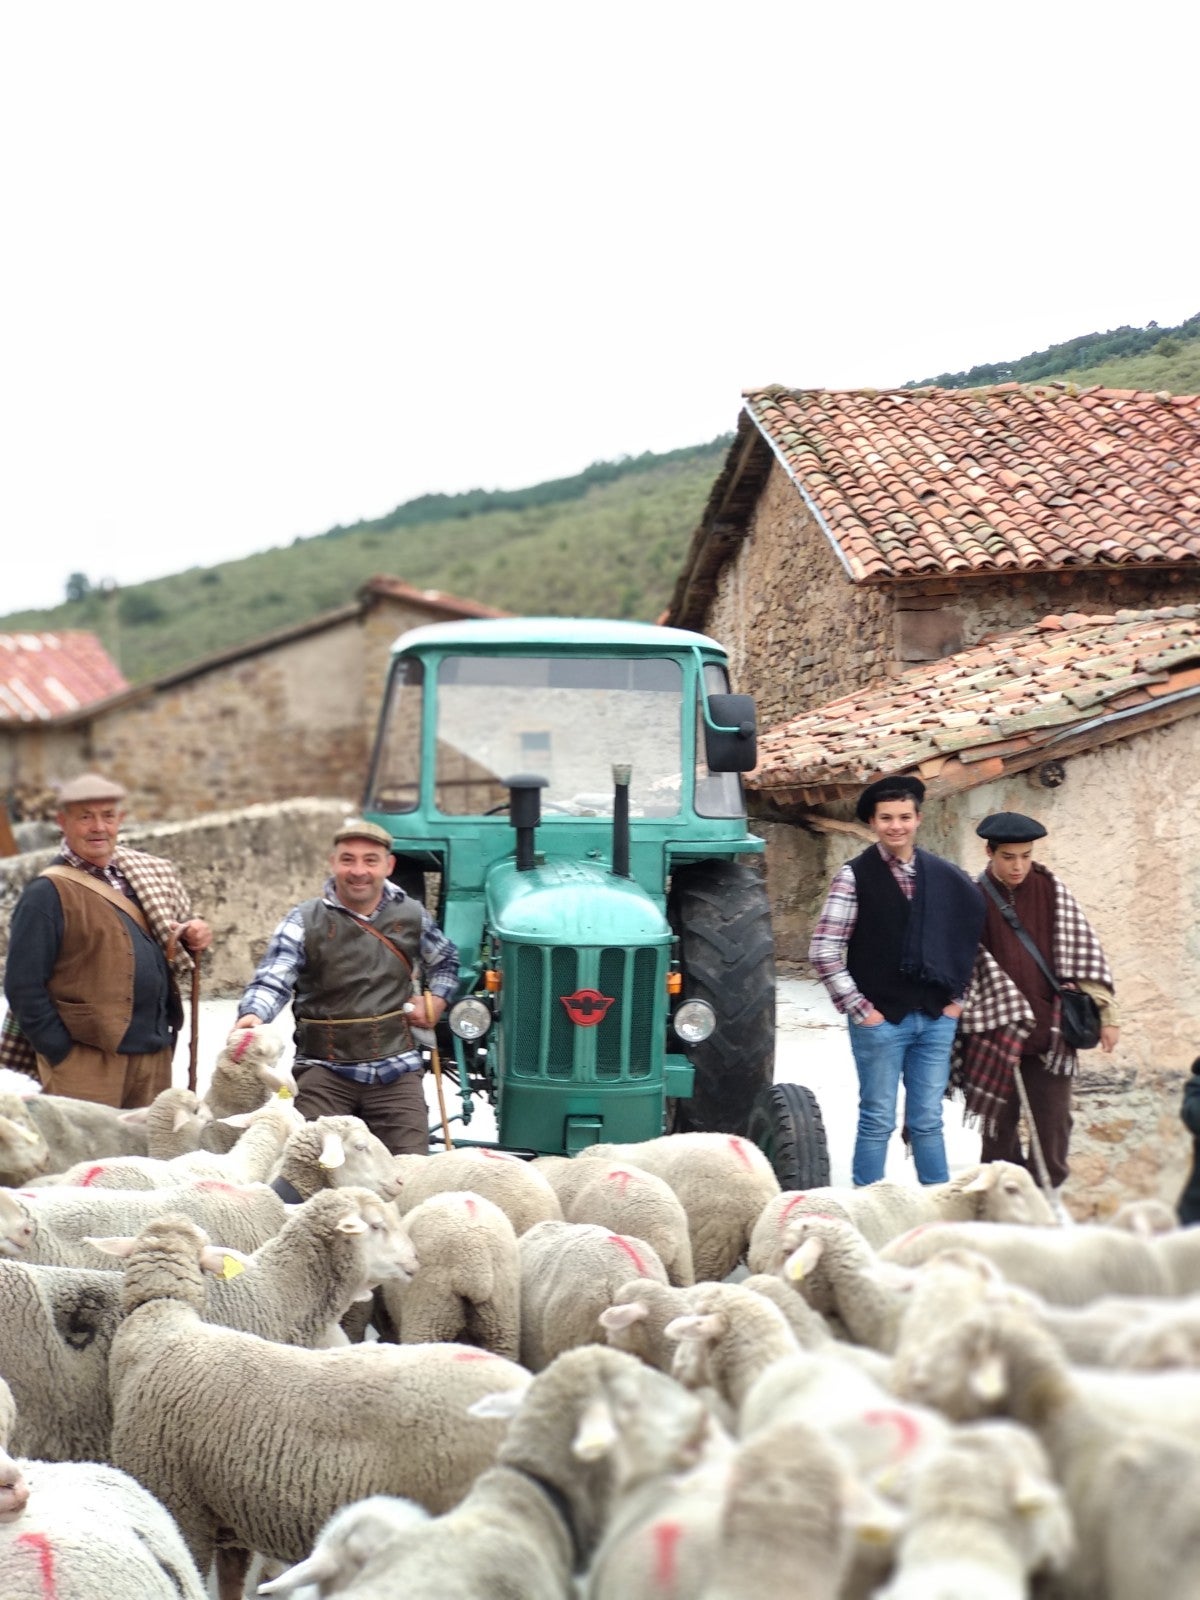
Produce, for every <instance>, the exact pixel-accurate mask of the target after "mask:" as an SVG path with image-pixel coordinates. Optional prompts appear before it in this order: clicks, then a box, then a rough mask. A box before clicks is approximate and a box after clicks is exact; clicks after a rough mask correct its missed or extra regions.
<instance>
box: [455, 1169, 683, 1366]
mask: <svg viewBox="0 0 1200 1600" xmlns="http://www.w3.org/2000/svg"><path fill="white" fill-rule="evenodd" d="M435 1159H437V1158H436V1157H431V1158H430V1160H431V1163H432V1161H433V1160H435ZM518 1242H519V1246H520V1255H521V1361H522V1364H523V1365H524V1366H527V1367H528V1368H529V1369H530V1371H531V1372H540V1371H541V1370H542V1369H543V1368H544V1367H547V1366H549V1364H550V1362H551V1361H553V1359H554V1357H555V1356H557V1355H559V1354H560V1353H561V1352H562V1351H564V1350H570V1349H571V1348H572V1347H573V1346H575V1345H580V1344H600V1343H603V1330H602V1328H601V1326H600V1320H599V1319H600V1313H601V1312H602V1311H604V1309H605V1308H606V1307H607V1306H609V1305H611V1303H612V1300H613V1297H614V1295H615V1294H616V1293H617V1291H618V1290H619V1289H620V1287H621V1285H622V1284H623V1283H626V1282H628V1280H629V1275H630V1272H631V1271H632V1272H633V1273H634V1274H636V1276H638V1277H639V1278H652V1279H653V1280H654V1281H655V1282H657V1283H663V1284H665V1283H666V1281H667V1273H666V1268H665V1267H664V1266H663V1264H662V1262H661V1261H660V1260H659V1259H658V1257H657V1255H655V1253H654V1251H653V1250H652V1249H651V1248H650V1246H649V1245H648V1244H645V1243H643V1241H642V1240H640V1239H630V1238H628V1237H626V1236H625V1235H624V1234H619V1233H610V1232H609V1230H608V1229H607V1228H601V1227H598V1226H596V1225H595V1224H592V1223H583V1222H539V1223H537V1224H536V1225H535V1226H534V1227H532V1228H530V1229H529V1231H528V1232H527V1233H524V1234H522V1235H521V1237H520V1240H519V1241H518Z"/></svg>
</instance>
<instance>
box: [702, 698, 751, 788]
mask: <svg viewBox="0 0 1200 1600" xmlns="http://www.w3.org/2000/svg"><path fill="white" fill-rule="evenodd" d="M704 713H705V714H704V759H705V761H706V762H707V763H708V770H709V771H710V772H749V771H750V770H751V769H752V768H753V767H754V766H755V764H756V763H757V761H758V719H757V716H756V714H755V710H754V700H753V697H752V696H751V695H748V694H710V695H709V696H708V698H707V699H706V701H705V703H704Z"/></svg>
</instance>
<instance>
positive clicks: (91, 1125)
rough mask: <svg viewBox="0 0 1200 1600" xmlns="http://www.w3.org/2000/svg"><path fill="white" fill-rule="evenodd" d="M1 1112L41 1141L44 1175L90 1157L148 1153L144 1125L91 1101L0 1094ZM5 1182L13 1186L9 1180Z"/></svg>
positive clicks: (59, 1097)
mask: <svg viewBox="0 0 1200 1600" xmlns="http://www.w3.org/2000/svg"><path fill="white" fill-rule="evenodd" d="M0 1116H2V1117H5V1118H7V1119H8V1121H9V1122H12V1123H15V1124H17V1126H18V1127H24V1128H26V1129H29V1130H31V1131H35V1132H36V1133H37V1134H38V1135H39V1136H40V1138H41V1139H42V1140H43V1141H44V1142H45V1145H46V1147H47V1149H48V1151H49V1160H48V1162H47V1164H46V1165H45V1166H44V1167H42V1169H41V1170H42V1172H43V1173H48V1172H61V1171H63V1169H64V1168H66V1167H72V1166H74V1165H75V1163H76V1162H77V1161H85V1160H88V1159H91V1158H93V1157H103V1156H134V1155H143V1156H144V1155H145V1154H146V1129H145V1126H144V1125H143V1124H141V1123H140V1122H137V1121H132V1120H130V1119H131V1116H132V1113H130V1112H128V1111H115V1110H114V1109H113V1108H112V1107H111V1106H102V1105H94V1104H93V1103H92V1102H91V1101H90V1100H73V1099H71V1098H70V1096H68V1095H59V1094H28V1095H19V1094H0ZM0 1176H4V1174H0ZM26 1181H27V1180H26V1179H24V1178H22V1179H21V1182H22V1183H24V1182H26ZM5 1186H6V1187H11V1185H9V1184H8V1183H7V1178H6V1182H5Z"/></svg>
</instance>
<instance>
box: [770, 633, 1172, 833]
mask: <svg viewBox="0 0 1200 1600" xmlns="http://www.w3.org/2000/svg"><path fill="white" fill-rule="evenodd" d="M1172 697H1176V698H1172ZM1196 711H1200V606H1194V605H1192V606H1175V607H1171V608H1167V609H1162V610H1155V611H1118V612H1115V613H1113V614H1112V615H1110V616H1083V615H1080V614H1078V613H1071V614H1068V615H1065V616H1061V617H1059V616H1049V617H1044V618H1043V619H1042V620H1041V621H1040V622H1038V623H1036V624H1034V625H1033V626H1032V627H1028V628H1021V629H1018V630H1016V631H1015V632H1012V633H1005V634H998V635H995V636H993V637H991V638H989V639H987V640H984V641H983V642H981V643H980V644H977V645H975V646H974V647H973V648H972V649H970V650H960V651H959V652H958V653H957V654H956V655H952V656H946V657H944V658H943V659H942V660H940V661H932V662H926V663H923V664H922V665H921V666H918V667H910V668H908V669H907V670H906V671H904V672H901V673H898V674H896V675H895V676H894V677H890V678H887V679H885V680H884V681H883V682H880V683H876V684H873V685H868V686H867V687H866V688H864V689H862V690H861V691H859V692H857V693H855V694H850V695H845V696H843V697H842V698H841V699H840V700H833V701H831V702H830V703H829V704H828V705H824V706H820V707H818V708H817V709H816V710H814V711H808V712H805V713H804V714H803V715H802V716H799V717H793V718H791V719H790V720H789V721H787V722H783V723H780V724H779V725H778V726H776V727H774V728H771V729H769V730H768V731H767V732H766V733H764V734H762V735H761V736H760V738H759V764H758V767H757V768H756V769H755V771H754V773H753V774H751V776H750V777H749V779H748V784H749V786H750V787H751V788H753V789H755V790H757V791H758V792H759V793H761V794H764V795H771V796H773V797H774V798H776V799H777V800H779V801H780V802H781V803H786V804H801V805H805V804H808V805H811V804H818V803H820V802H821V801H822V800H833V799H839V798H842V797H843V795H844V793H845V792H846V791H850V790H857V789H858V788H859V787H860V786H861V785H863V784H865V783H869V782H870V781H871V780H872V779H873V778H876V777H878V776H879V775H880V774H881V773H884V772H916V773H918V774H919V775H920V776H921V777H922V778H923V779H924V780H925V782H926V785H927V788H928V792H929V793H930V794H931V795H936V794H937V793H938V792H939V791H943V792H944V791H949V790H951V789H961V788H970V787H973V786H974V785H975V784H977V783H985V782H988V781H989V780H990V779H991V778H994V777H996V776H998V775H999V774H1000V773H1001V772H1006V771H1020V770H1022V769H1024V768H1026V767H1030V766H1034V765H1036V764H1038V763H1040V762H1042V761H1045V760H1048V759H1051V758H1053V757H1055V756H1056V755H1066V754H1074V753H1076V752H1078V751H1079V750H1084V749H1090V748H1094V747H1095V746H1097V745H1100V744H1104V743H1107V742H1109V741H1110V740H1112V739H1114V738H1121V737H1125V736H1127V735H1128V734H1131V733H1133V732H1136V731H1138V730H1139V729H1140V728H1143V727H1146V726H1158V725H1161V724H1162V723H1163V722H1166V721H1169V720H1173V719H1174V717H1175V716H1182V715H1190V714H1192V713H1193V712H1196Z"/></svg>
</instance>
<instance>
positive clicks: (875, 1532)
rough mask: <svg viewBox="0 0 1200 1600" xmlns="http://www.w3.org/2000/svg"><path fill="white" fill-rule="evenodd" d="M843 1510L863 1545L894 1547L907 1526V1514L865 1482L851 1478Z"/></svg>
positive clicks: (844, 1488)
mask: <svg viewBox="0 0 1200 1600" xmlns="http://www.w3.org/2000/svg"><path fill="white" fill-rule="evenodd" d="M842 1495H843V1504H842V1513H843V1516H844V1517H845V1522H846V1526H847V1527H848V1528H849V1529H850V1531H851V1533H852V1534H853V1535H854V1537H855V1539H856V1540H857V1541H858V1543H859V1544H864V1545H870V1546H871V1547H872V1548H873V1549H880V1548H883V1549H890V1548H891V1546H892V1545H894V1544H895V1542H896V1539H897V1537H898V1536H899V1534H900V1530H901V1528H902V1527H903V1526H904V1513H903V1512H902V1511H901V1509H900V1507H899V1506H896V1505H892V1504H891V1502H890V1501H888V1500H885V1499H884V1498H883V1496H882V1495H879V1494H876V1493H875V1492H874V1490H872V1489H870V1488H869V1487H868V1486H867V1485H866V1484H865V1483H862V1482H860V1481H859V1480H857V1479H855V1478H852V1477H847V1478H846V1479H845V1480H844V1481H843V1485H842Z"/></svg>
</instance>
